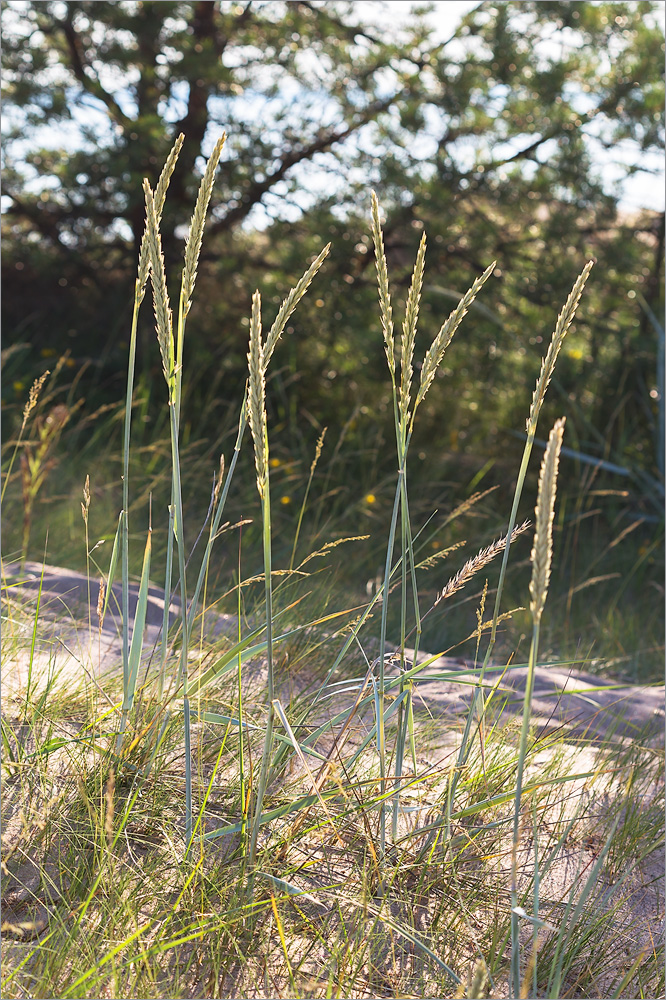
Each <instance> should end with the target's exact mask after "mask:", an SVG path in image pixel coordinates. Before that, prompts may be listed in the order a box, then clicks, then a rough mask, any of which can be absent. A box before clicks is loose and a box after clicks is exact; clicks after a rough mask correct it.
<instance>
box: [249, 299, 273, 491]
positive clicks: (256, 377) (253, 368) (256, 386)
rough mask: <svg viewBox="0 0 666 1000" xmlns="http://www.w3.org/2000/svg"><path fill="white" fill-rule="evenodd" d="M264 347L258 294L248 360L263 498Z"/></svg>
mask: <svg viewBox="0 0 666 1000" xmlns="http://www.w3.org/2000/svg"><path fill="white" fill-rule="evenodd" d="M264 357H265V355H264V347H263V344H262V342H261V295H260V293H259V292H258V291H257V292H255V293H254V295H253V296H252V317H251V319H250V350H249V352H248V356H247V360H248V366H249V370H250V407H249V410H250V430H251V431H252V439H253V441H254V464H255V467H256V470H257V489H258V490H259V496H260V497H262V498H263V495H264V487H265V483H266V470H267V467H268V466H267V457H266V379H265V371H266V367H265V361H264Z"/></svg>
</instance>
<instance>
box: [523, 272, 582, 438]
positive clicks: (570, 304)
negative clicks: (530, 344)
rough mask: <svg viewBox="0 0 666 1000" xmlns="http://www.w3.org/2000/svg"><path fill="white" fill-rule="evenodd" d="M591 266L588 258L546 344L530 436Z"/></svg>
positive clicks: (529, 421)
mask: <svg viewBox="0 0 666 1000" xmlns="http://www.w3.org/2000/svg"><path fill="white" fill-rule="evenodd" d="M593 267H594V261H593V260H588V262H587V264H586V265H585V267H584V268H583V270H582V271H581V273H580V274H579V276H578V278H577V279H576V281H575V283H574V286H573V288H572V289H571V292H570V293H569V298H568V299H567V301H566V302H565V303H564V306H563V307H562V311H561V312H560V315H559V316H558V317H557V323H556V325H555V330H554V332H553V336H552V339H551V341H550V344H549V346H548V350H547V352H546V355H545V357H544V359H543V361H542V362H541V371H540V372H539V377H538V379H537V383H536V388H535V389H534V393H533V395H532V405H531V406H530V414H529V416H528V418H527V433H528V435H530V436H532V437H533V436H534V432H535V430H536V425H537V420H538V418H539V411H540V409H541V404H542V403H543V400H544V397H545V395H546V390H547V388H548V385H549V384H550V380H551V378H552V376H553V371H554V369H555V362H556V361H557V356H558V354H559V353H560V348H561V347H562V344H563V342H564V338H565V337H566V335H567V333H568V331H569V327H570V326H571V324H572V322H573V319H574V316H575V315H576V309H577V308H578V303H579V302H580V298H581V295H582V294H583V289H584V288H585V282H586V281H587V279H588V277H589V274H590V271H591V270H592V268H593Z"/></svg>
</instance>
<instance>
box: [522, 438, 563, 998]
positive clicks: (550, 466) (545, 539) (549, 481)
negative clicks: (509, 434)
mask: <svg viewBox="0 0 666 1000" xmlns="http://www.w3.org/2000/svg"><path fill="white" fill-rule="evenodd" d="M564 424H565V420H564V418H562V419H560V420H557V421H556V422H555V424H554V426H553V429H552V430H551V432H550V437H549V438H548V447H547V448H546V453H545V455H544V457H543V461H542V463H541V473H540V476H539V492H538V495H537V504H536V526H535V529H534V545H533V547H532V555H531V561H532V579H531V582H530V596H531V601H530V612H531V614H532V642H531V646H530V655H529V662H528V669H527V678H526V682H525V698H524V701H523V721H522V725H521V730H520V742H519V744H518V765H517V772H516V793H515V797H514V813H513V849H512V865H511V984H512V986H513V994H512V995H514V996H518V995H519V994H520V936H519V915H518V913H517V912H516V908H517V906H518V849H519V846H520V844H519V841H520V809H521V798H522V791H523V772H524V768H525V756H526V754H527V739H528V735H529V729H530V718H531V714H532V692H533V690H534V671H535V669H536V664H537V658H538V653H539V628H540V625H541V616H542V614H543V609H544V605H545V603H546V597H547V595H548V585H549V582H550V568H551V563H552V559H553V517H554V513H555V496H556V493H557V472H558V467H559V461H560V449H561V447H562V437H563V435H564ZM536 905H537V906H538V900H537V901H536ZM535 916H537V914H536V913H535ZM535 963H536V957H535ZM534 976H536V968H535V971H534Z"/></svg>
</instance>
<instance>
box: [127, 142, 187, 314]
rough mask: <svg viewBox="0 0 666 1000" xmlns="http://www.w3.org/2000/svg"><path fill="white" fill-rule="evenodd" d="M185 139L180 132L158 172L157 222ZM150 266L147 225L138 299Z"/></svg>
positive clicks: (142, 294) (143, 241) (140, 254)
mask: <svg viewBox="0 0 666 1000" xmlns="http://www.w3.org/2000/svg"><path fill="white" fill-rule="evenodd" d="M184 141H185V136H184V135H183V133H182V132H181V134H180V135H179V136H178V138H177V139H176V141H175V143H174V144H173V146H172V148H171V152H170V153H169V155H168V157H167V159H166V163H165V164H164V166H163V168H162V173H161V174H160V177H159V180H158V182H157V187H156V188H155V214H156V215H157V222H158V225H159V222H160V220H161V218H162V209H163V208H164V201H165V199H166V193H167V188H168V187H169V181H170V180H171V175H172V173H173V171H174V167H175V166H176V161H177V159H178V156H179V155H180V151H181V149H182V146H183V142H184ZM149 266H150V254H149V251H148V227H147V226H146V228H145V229H144V232H143V238H142V240H141V251H140V253H139V271H138V277H137V291H138V298H139V301H141V300H142V299H143V296H144V292H145V288H146V282H147V281H148V268H149Z"/></svg>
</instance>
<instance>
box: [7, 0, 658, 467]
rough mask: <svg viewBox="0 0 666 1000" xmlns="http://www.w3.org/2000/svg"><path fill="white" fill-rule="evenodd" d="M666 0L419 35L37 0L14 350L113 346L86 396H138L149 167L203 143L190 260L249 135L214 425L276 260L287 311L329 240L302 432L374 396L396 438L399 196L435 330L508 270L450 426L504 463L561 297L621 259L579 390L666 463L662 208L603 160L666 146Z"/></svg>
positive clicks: (23, 42) (595, 298)
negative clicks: (467, 296) (630, 199)
mask: <svg viewBox="0 0 666 1000" xmlns="http://www.w3.org/2000/svg"><path fill="white" fill-rule="evenodd" d="M374 6H375V7H378V5H374ZM659 12H660V8H659V5H657V4H654V3H651V2H646V0H641V2H626V3H598V4H590V3H562V2H548V3H533V2H529V3H521V4H515V3H506V2H500V3H496V4H488V3H480V4H479V5H478V6H477V7H476V8H475V9H474V10H472V11H471V12H469V13H468V14H467V15H466V16H465V17H464V18H462V20H461V21H460V22H459V23H458V24H454V23H453V22H452V26H451V32H450V37H448V38H447V40H446V41H443V42H442V41H438V40H437V39H436V38H435V37H434V36H433V31H432V28H431V27H429V23H428V22H427V21H426V20H425V18H424V17H422V16H421V15H418V14H416V13H414V14H413V15H412V16H411V17H410V19H409V22H408V23H407V24H406V26H405V27H404V28H400V29H398V27H393V26H392V25H391V24H390V23H389V24H387V23H386V21H385V19H382V14H381V12H380V11H378V12H376V13H374V14H367V18H366V20H365V21H363V22H362V21H361V19H362V17H366V15H365V14H361V13H360V12H359V5H356V4H351V3H343V2H333V3H326V4H321V3H308V2H296V3H289V4H278V3H274V2H268V3H262V4H250V3H236V2H234V3H232V2H226V0H225V2H220V3H218V2H215V3H196V2H189V3H142V4H138V5H137V4H132V3H126V2H118V3H91V2H77V3H74V2H67V3H55V2H48V3H20V4H19V3H13V2H11V0H10V2H7V3H5V5H4V24H3V29H4V35H3V59H4V73H3V86H4V102H5V104H4V106H5V122H6V137H5V160H6V163H5V173H4V194H5V196H6V199H7V211H6V217H5V231H4V258H3V270H4V276H5V277H6V278H7V279H9V277H10V276H11V280H6V281H5V289H6V292H5V296H4V305H3V308H4V321H5V337H6V342H8V343H15V342H20V341H23V340H29V342H30V343H31V345H32V347H33V349H36V350H37V351H39V350H40V349H47V350H48V349H53V348H55V349H56V350H57V351H61V350H62V349H64V347H65V346H66V347H69V348H70V349H71V350H72V351H73V353H74V355H75V356H76V357H77V358H80V359H81V360H89V361H90V362H91V363H92V368H91V370H90V371H89V372H88V374H87V375H86V378H85V379H84V386H85V387H86V390H87V391H88V392H92V391H93V387H94V386H95V382H96V383H97V390H98V391H99V389H100V387H101V388H102V391H103V393H105V395H104V396H103V400H109V399H111V398H115V390H114V395H112V394H111V393H110V392H109V391H108V389H107V386H108V384H109V379H110V378H111V379H115V378H116V376H117V373H118V372H119V371H121V370H122V368H123V365H124V350H123V349H124V344H123V341H124V337H125V333H124V331H125V329H126V327H127V325H128V324H127V320H126V313H125V311H124V310H125V306H124V303H125V302H126V301H127V299H128V287H131V285H130V283H131V281H132V280H133V268H134V261H135V258H136V253H137V252H138V246H139V242H140V240H141V236H142V232H143V201H142V198H141V182H142V179H143V177H144V176H148V178H149V179H150V181H151V183H154V182H155V179H156V177H155V175H156V172H157V169H158V166H159V164H161V163H162V162H163V159H164V157H165V155H166V152H167V150H168V149H169V148H170V146H171V144H172V142H173V139H174V137H175V135H177V134H178V133H179V132H183V133H184V134H185V137H186V143H185V149H186V150H187V152H186V153H184V154H183V155H182V156H181V157H180V159H179V162H178V164H177V167H176V171H175V173H174V177H173V179H172V184H171V194H170V202H169V204H168V205H167V208H166V210H165V216H164V219H163V220H162V233H163V245H164V253H165V258H166V264H167V272H169V270H170V266H172V265H173V264H174V262H175V261H177V260H178V259H180V248H179V240H180V239H181V237H182V234H183V232H184V231H185V228H184V227H185V226H186V225H187V223H188V221H189V211H190V208H189V206H190V205H191V204H192V202H193V200H194V197H195V192H196V188H197V186H198V175H199V173H200V169H201V163H202V162H203V161H204V159H205V158H207V156H208V154H209V153H210V150H211V148H212V144H213V142H214V140H215V138H216V137H217V136H219V135H220V134H221V132H222V130H223V129H225V130H226V131H227V132H228V134H229V137H230V138H229V140H228V143H227V146H226V148H225V151H224V154H223V162H222V166H221V170H220V177H219V182H218V183H217V185H216V190H215V191H214V193H213V198H212V202H211V219H210V224H209V229H208V234H207V240H208V242H207V249H206V251H205V252H204V255H203V256H202V259H201V261H200V268H199V270H200V272H201V274H200V282H201V285H202V287H204V288H211V287H212V283H214V284H215V287H224V289H225V294H224V296H222V297H220V296H217V295H216V296H212V295H203V296H202V297H201V298H200V300H199V304H198V306H197V308H196V309H195V310H194V312H193V314H192V316H191V318H190V322H189V334H188V345H187V347H186V353H187V354H188V360H189V361H190V362H191V369H192V370H193V371H194V372H199V373H201V376H200V378H201V381H200V384H199V385H197V386H195V385H194V383H191V384H190V389H191V391H192V397H193V404H192V409H191V411H190V414H189V416H190V419H192V420H193V421H194V422H195V424H196V425H197V426H198V427H200V428H201V429H202V430H204V429H205V430H208V429H209V428H211V427H213V426H216V425H218V424H219V420H220V400H222V399H225V398H228V396H229V394H230V392H231V391H232V389H233V388H235V386H236V385H237V384H238V381H239V379H242V378H243V374H242V373H243V371H244V366H245V350H246V339H247V328H246V327H245V326H244V325H243V324H244V323H245V322H247V313H248V309H247V303H248V301H249V299H250V297H251V294H252V292H253V291H254V289H255V288H256V287H257V286H258V284H259V283H260V281H259V277H260V276H261V285H262V289H263V297H264V301H265V302H266V303H267V304H270V303H271V302H274V303H275V304H278V303H279V302H280V301H281V299H282V296H283V294H284V291H285V289H286V288H287V287H289V286H290V285H291V284H293V282H294V280H295V279H296V278H297V276H298V274H299V273H300V270H299V268H300V262H301V261H302V260H303V259H307V258H308V257H310V256H311V255H312V254H314V253H316V252H318V250H319V249H320V248H321V246H322V244H323V243H324V242H326V241H327V240H329V239H330V240H331V241H332V243H333V249H332V253H331V256H330V259H329V262H328V263H327V280H328V288H327V291H326V295H325V296H324V295H323V294H322V297H320V298H318V299H314V298H313V300H312V302H310V303H308V304H306V307H305V309H304V311H303V312H302V313H301V318H300V320H299V329H300V330H301V332H302V335H301V337H300V338H299V342H298V343H296V342H294V343H293V344H292V345H291V346H290V348H289V352H290V356H289V357H288V358H286V359H285V360H284V361H283V369H282V371H283V375H282V378H280V375H279V374H277V375H275V376H274V377H275V378H276V379H277V384H276V390H277V391H276V392H275V393H273V399H274V402H273V404H272V405H273V406H274V407H276V411H277V412H276V415H277V416H278V418H279V419H280V420H281V421H286V422H288V423H289V426H290V431H291V433H292V435H293V436H294V437H296V436H298V435H299V434H300V435H302V433H303V432H302V431H298V430H297V428H298V426H299V425H300V426H302V424H303V421H302V416H303V414H304V413H309V414H311V413H313V412H316V413H317V418H318V419H319V421H320V425H327V426H329V427H330V428H331V429H332V430H333V429H337V430H338V432H339V430H340V429H341V427H342V425H344V423H345V421H346V420H347V418H348V416H349V412H348V407H347V412H343V407H342V406H341V403H342V402H345V403H347V402H348V400H349V397H350V395H351V396H353V397H354V399H355V400H356V401H357V402H358V406H359V408H360V409H361V411H364V410H365V412H367V413H369V414H371V415H372V416H373V417H374V418H377V417H379V418H380V419H381V418H382V414H384V415H385V416H386V420H385V422H384V423H385V427H384V432H385V433H389V432H390V406H389V405H388V404H389V399H388V396H387V394H386V388H385V386H384V384H383V381H382V379H383V362H382V351H381V346H380V345H379V344H378V343H377V338H376V337H375V327H376V318H375V313H374V289H373V278H372V250H371V246H370V243H369V240H368V234H367V232H366V227H365V221H364V220H365V219H366V218H367V213H368V207H369V206H368V205H367V195H366V194H365V192H367V190H368V188H369V187H370V186H373V187H375V189H376V190H377V192H378V194H379V197H380V200H381V202H382V205H383V206H384V210H385V212H386V215H387V219H386V225H385V235H386V250H387V257H388V264H389V267H390V269H391V273H392V274H393V275H395V278H394V288H395V291H396V293H397V295H398V296H400V295H402V296H403V297H406V294H407V287H408V283H409V268H410V267H411V261H412V260H413V259H414V255H415V253H416V248H417V246H418V240H419V237H420V229H419V226H420V220H421V219H427V220H428V233H429V241H430V253H429V261H430V265H429V266H430V269H431V276H434V275H436V276H437V278H436V280H435V278H434V277H433V280H432V286H431V288H430V289H429V290H426V293H425V294H424V298H423V302H422V307H421V309H422V328H425V327H426V325H427V324H430V325H431V326H435V325H437V326H439V323H440V322H441V317H442V313H447V312H448V311H449V308H450V303H451V301H453V300H454V299H455V300H456V301H457V299H458V298H459V296H460V294H461V293H462V292H463V291H464V289H465V288H468V287H469V286H470V284H471V282H472V280H473V279H474V277H475V276H476V275H477V274H478V273H479V272H480V271H482V270H483V269H484V267H485V266H486V265H487V264H488V263H489V262H490V261H491V260H494V259H496V260H497V261H498V270H497V274H496V279H494V280H493V282H491V283H490V286H489V288H488V289H487V294H486V297H485V299H484V305H485V307H486V310H485V311H484V312H481V311H477V313H476V317H475V324H474V326H473V327H471V328H470V329H469V330H468V331H467V334H466V337H467V345H468V347H467V350H466V352H465V354H464V355H462V354H461V355H459V356H458V358H456V359H454V360H452V362H451V364H450V366H449V365H447V366H446V367H445V368H444V370H443V371H442V373H441V375H442V378H443V379H444V380H445V381H446V380H447V379H449V378H450V377H452V376H455V377H456V378H458V377H460V378H461V379H462V381H464V383H465V385H466V386H467V388H466V389H465V390H464V392H463V393H462V395H460V396H458V397H457V398H455V399H451V398H449V399H444V398H443V394H442V393H441V392H440V393H433V394H432V396H431V398H430V400H429V401H428V404H427V406H426V407H424V412H423V414H422V417H421V421H422V425H421V427H422V432H423V435H424V437H425V436H426V435H428V436H431V435H432V433H433V431H434V429H435V428H436V427H440V428H441V427H442V426H443V425H453V424H455V426H456V427H457V428H458V432H457V436H456V438H455V440H454V442H453V444H454V445H455V447H456V448H457V449H460V450H462V451H470V452H471V453H474V454H479V452H485V453H486V454H488V453H489V452H490V449H491V448H493V447H494V446H495V444H496V441H495V438H496V435H497V428H498V426H500V425H501V424H505V425H511V426H515V425H516V424H517V423H518V419H519V418H520V416H521V414H522V399H523V398H524V391H525V389H526V388H527V387H528V386H529V381H530V378H531V374H530V373H531V371H532V368H533V362H534V361H535V360H536V359H538V357H539V355H540V353H541V349H540V344H541V342H542V340H543V338H544V337H546V336H548V335H549V332H550V330H549V327H550V325H551V317H550V315H548V314H547V306H548V305H549V304H550V303H552V302H553V301H560V300H563V298H564V296H565V295H566V294H567V292H568V289H569V282H570V275H571V271H572V268H573V264H574V261H578V260H581V259H585V258H588V257H590V256H595V257H596V258H597V259H598V261H599V267H598V268H597V270H596V274H595V280H594V282H593V283H592V285H591V287H590V290H589V298H588V307H587V309H586V310H585V312H584V314H582V315H581V317H580V319H579V321H578V323H577V325H576V330H575V331H574V333H573V334H572V338H571V343H570V353H569V355H568V356H566V357H564V358H563V359H562V361H563V364H562V366H561V369H560V374H559V380H560V386H561V391H560V397H561V399H560V400H559V401H558V403H560V404H561V400H562V399H566V400H567V402H566V409H567V417H568V419H569V434H570V435H572V434H575V435H577V437H578V439H579V444H580V448H581V450H582V451H587V452H588V453H589V452H591V453H592V454H593V455H596V456H598V457H606V458H608V457H610V455H611V454H612V455H613V456H614V457H615V459H617V460H620V463H622V462H623V461H631V462H632V463H636V464H638V466H639V467H641V468H642V469H645V470H648V471H651V470H653V469H654V464H655V463H654V449H653V445H652V442H653V441H654V437H655V434H654V430H655V426H656V420H657V413H656V408H655V405H654V400H653V398H651V395H650V393H651V392H652V391H653V390H654V388H655V362H654V358H655V339H654V335H653V332H652V330H651V329H650V326H649V323H648V322H647V321H646V319H645V316H644V315H643V314H642V313H641V311H640V309H639V308H638V304H637V303H636V302H635V301H634V302H631V301H628V300H627V295H628V293H630V292H633V291H635V292H638V293H641V294H643V295H644V296H645V299H646V300H647V302H648V303H649V304H650V306H651V308H652V309H653V311H656V312H659V303H660V299H661V296H662V294H663V293H662V290H661V284H660V280H661V261H662V260H663V217H662V218H661V219H660V218H659V217H658V216H655V215H654V214H651V213H647V212H646V213H642V214H640V213H638V214H636V215H634V216H631V215H628V214H627V213H626V212H625V213H620V214H618V211H617V201H616V195H617V190H616V189H613V188H612V184H611V182H610V181H608V179H606V178H604V176H603V174H602V170H601V169H600V167H601V161H602V157H605V158H606V160H607V159H608V158H609V157H610V158H611V159H614V160H617V159H618V157H616V156H614V150H615V149H618V150H620V149H621V159H622V161H623V162H622V163H615V165H614V167H613V171H614V176H615V177H617V178H618V180H619V179H621V177H622V176H624V175H626V174H630V173H632V172H635V171H636V170H640V169H642V168H643V167H647V168H649V166H650V164H651V163H652V162H654V159H652V160H651V159H649V157H650V156H652V157H653V158H654V155H655V154H658V151H659V150H660V149H661V147H662V134H663V54H662V53H663V32H662V30H661V25H660V23H659V21H660V18H659ZM609 54H610V55H611V58H610V59H609ZM618 144H621V146H619V145H618ZM304 208H307V210H308V211H307V212H306V213H305V214H304V212H303V209H304ZM563 247H566V248H567V250H566V252H564V253H563V251H562V248H563ZM569 254H570V255H571V256H569ZM573 269H575V268H573ZM26 301H30V302H31V303H33V306H32V308H31V309H30V310H28V311H26V309H25V302H26ZM315 327H316V330H317V333H316V336H315V335H313V334H309V333H308V331H310V330H313V329H314V328H315ZM221 331H222V332H223V335H222V336H221ZM525 333H527V337H526V336H525ZM359 357H360V358H361V364H360V365H359V364H358V360H357V359H358V358H359ZM139 364H140V370H141V371H142V372H143V377H144V379H145V378H146V377H147V378H151V379H152V377H153V376H154V375H155V374H156V373H157V371H158V370H159V367H158V361H157V359H156V358H155V352H154V346H153V343H152V328H151V323H150V319H149V318H148V317H144V319H143V322H142V324H141V329H140V337H139ZM35 374H38V372H35ZM286 382H290V383H291V384H290V391H289V399H290V402H289V403H287V402H286V392H284V391H283V389H284V385H285V384H286ZM139 389H140V391H142V392H145V391H146V390H145V388H142V387H141V385H140V386H139ZM517 390H520V392H519V393H518V392H517ZM481 394H483V401H482V402H481V400H480V399H479V396H480V395H481ZM315 400H316V401H317V405H316V406H315ZM519 400H520V401H519ZM557 412H559V410H558V411H557ZM555 416H556V412H555V411H553V412H552V413H549V414H548V417H549V419H551V422H552V419H554V417H555ZM592 426H596V427H597V428H598V429H599V430H598V431H597V433H596V435H595V433H594V432H593V431H592ZM320 429H321V426H319V427H315V428H313V431H312V440H309V441H308V442H304V444H305V443H307V444H312V441H313V440H314V439H315V437H316V434H317V433H318V432H319V430H320ZM306 437H307V435H306ZM447 437H448V435H445V442H446V445H447V446H450V445H451V442H450V441H448V440H446V438H447Z"/></svg>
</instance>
